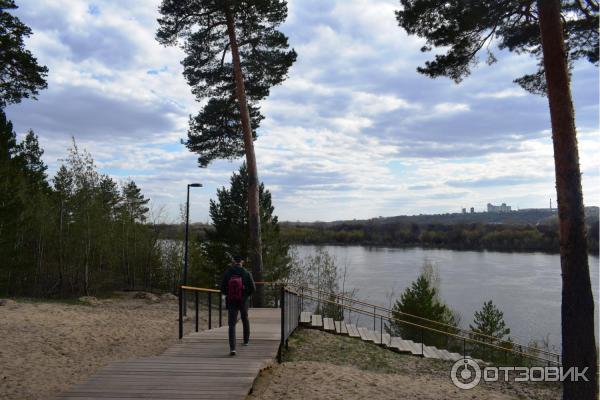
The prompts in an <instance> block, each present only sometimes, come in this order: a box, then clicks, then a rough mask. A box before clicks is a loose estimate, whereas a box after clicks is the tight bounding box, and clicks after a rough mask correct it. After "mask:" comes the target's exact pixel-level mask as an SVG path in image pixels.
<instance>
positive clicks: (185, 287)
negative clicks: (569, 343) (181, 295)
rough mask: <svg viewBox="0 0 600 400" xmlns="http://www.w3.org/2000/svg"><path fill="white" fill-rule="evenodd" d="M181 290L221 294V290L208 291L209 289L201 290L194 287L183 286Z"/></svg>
mask: <svg viewBox="0 0 600 400" xmlns="http://www.w3.org/2000/svg"><path fill="white" fill-rule="evenodd" d="M180 288H182V289H184V290H194V291H196V292H207V293H221V291H220V290H216V289H208V288H199V287H194V286H185V285H181V286H180Z"/></svg>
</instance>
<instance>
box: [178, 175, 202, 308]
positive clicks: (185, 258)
mask: <svg viewBox="0 0 600 400" xmlns="http://www.w3.org/2000/svg"><path fill="white" fill-rule="evenodd" d="M191 187H202V184H201V183H190V184H188V185H187V201H186V202H185V245H184V255H183V284H184V285H187V276H188V237H189V231H190V188H191ZM184 293H185V291H181V295H182V296H183V315H187V301H186V297H185V295H184Z"/></svg>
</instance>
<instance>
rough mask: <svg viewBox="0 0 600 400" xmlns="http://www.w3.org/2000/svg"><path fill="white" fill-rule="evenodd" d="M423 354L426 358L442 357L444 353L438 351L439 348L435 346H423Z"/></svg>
mask: <svg viewBox="0 0 600 400" xmlns="http://www.w3.org/2000/svg"><path fill="white" fill-rule="evenodd" d="M423 356H424V357H425V358H438V359H441V358H442V355H441V354H440V353H439V352H438V349H437V348H436V347H433V346H423Z"/></svg>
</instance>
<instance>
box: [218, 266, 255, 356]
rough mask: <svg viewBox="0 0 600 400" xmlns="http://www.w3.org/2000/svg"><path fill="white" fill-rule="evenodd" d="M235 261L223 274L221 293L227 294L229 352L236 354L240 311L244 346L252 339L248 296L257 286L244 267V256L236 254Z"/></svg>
mask: <svg viewBox="0 0 600 400" xmlns="http://www.w3.org/2000/svg"><path fill="white" fill-rule="evenodd" d="M233 261H234V264H233V265H232V266H231V267H229V269H227V271H225V275H223V280H222V282H221V293H223V294H224V295H225V296H226V297H225V304H226V306H227V311H228V314H229V316H228V317H229V318H228V320H229V350H230V353H229V354H230V355H232V356H235V325H236V324H237V315H238V311H239V313H240V315H241V318H242V326H243V328H244V346H247V345H248V341H249V340H250V321H248V297H250V295H252V293H254V291H255V290H256V286H255V284H254V279H253V278H252V274H250V272H248V271H246V270H245V269H244V258H243V257H242V256H235V257H234V258H233Z"/></svg>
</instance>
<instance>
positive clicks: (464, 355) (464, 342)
mask: <svg viewBox="0 0 600 400" xmlns="http://www.w3.org/2000/svg"><path fill="white" fill-rule="evenodd" d="M463 358H467V339H465V338H463Z"/></svg>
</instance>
